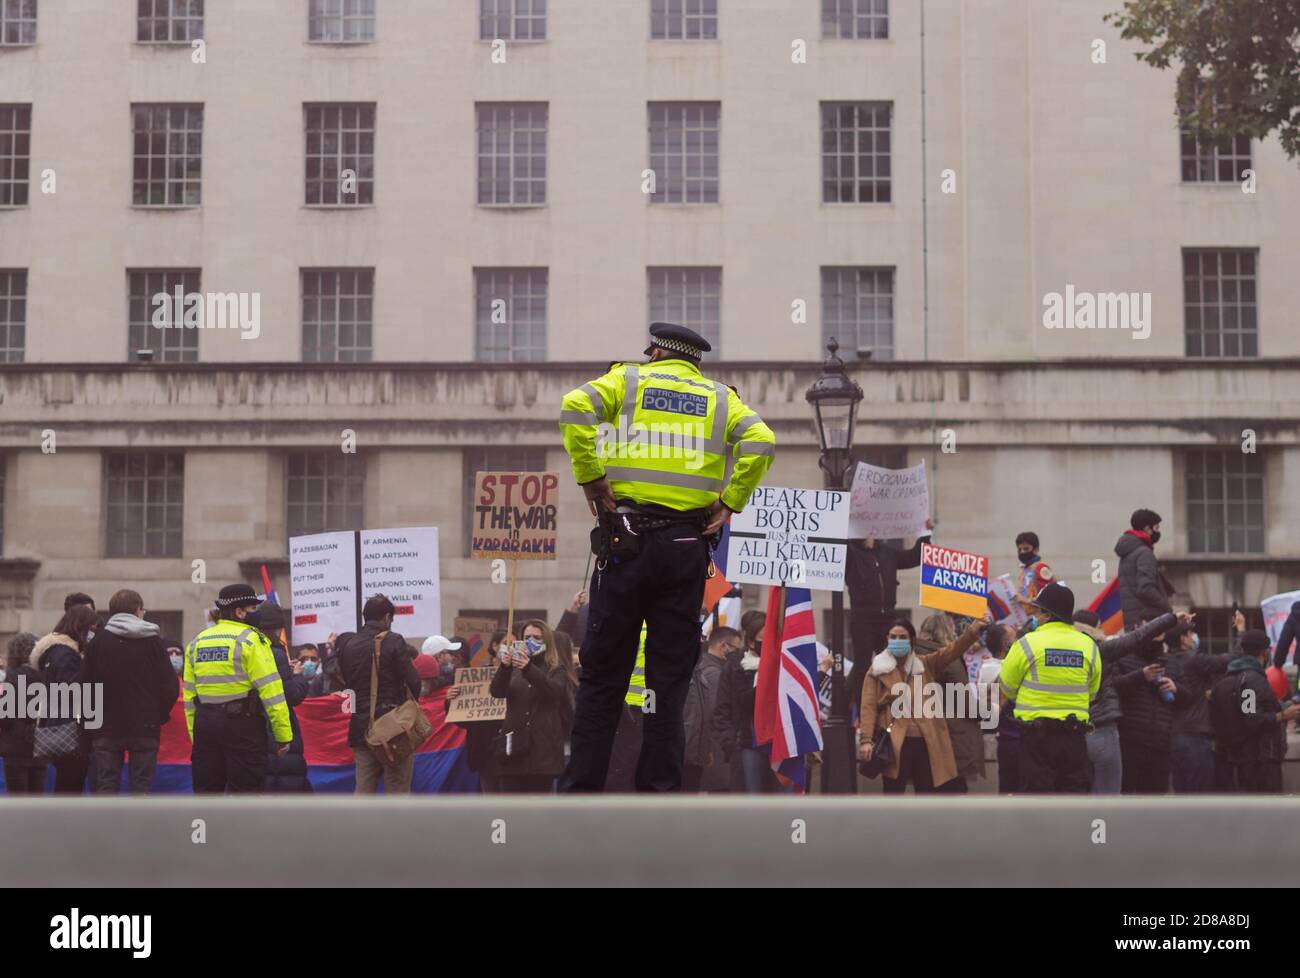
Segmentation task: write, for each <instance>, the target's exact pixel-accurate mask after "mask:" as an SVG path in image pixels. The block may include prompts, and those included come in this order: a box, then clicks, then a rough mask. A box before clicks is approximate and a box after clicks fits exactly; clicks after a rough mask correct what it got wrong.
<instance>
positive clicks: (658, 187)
mask: <svg viewBox="0 0 1300 978" xmlns="http://www.w3.org/2000/svg"><path fill="white" fill-rule="evenodd" d="M649 115H650V169H651V170H653V171H654V174H655V192H654V194H653V195H652V196H651V197H650V202H651V203H653V204H716V203H717V202H718V182H719V179H718V168H719V163H718V143H719V132H720V124H721V123H720V119H721V115H722V106H721V104H720V103H718V102H651V103H650V109H649Z"/></svg>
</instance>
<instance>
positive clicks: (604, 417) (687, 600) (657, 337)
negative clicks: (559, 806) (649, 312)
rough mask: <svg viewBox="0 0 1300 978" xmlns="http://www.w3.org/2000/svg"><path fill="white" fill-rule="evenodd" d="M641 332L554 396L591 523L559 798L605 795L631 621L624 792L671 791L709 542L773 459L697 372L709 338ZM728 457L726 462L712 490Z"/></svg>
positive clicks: (753, 428) (765, 436)
mask: <svg viewBox="0 0 1300 978" xmlns="http://www.w3.org/2000/svg"><path fill="white" fill-rule="evenodd" d="M650 336H651V340H650V345H649V347H647V348H646V350H645V353H646V355H647V356H648V357H649V361H648V362H646V363H641V364H637V363H616V364H613V365H612V366H611V368H610V370H609V371H608V372H607V373H606V374H604V375H603V376H601V377H598V378H596V379H595V380H593V381H591V382H590V383H587V384H583V385H582V386H581V387H578V388H577V389H575V390H572V391H570V392H569V393H568V394H566V395H565V397H564V401H563V403H562V405H561V409H560V430H561V432H562V433H563V436H564V447H565V450H566V451H567V452H568V453H569V458H570V461H571V462H572V464H573V474H574V477H575V479H576V480H577V482H578V484H579V485H581V486H582V489H583V492H584V493H586V496H587V502H588V505H589V506H590V507H591V512H592V514H593V515H594V516H596V517H597V519H598V520H599V524H598V526H597V528H596V530H594V531H593V533H592V550H593V553H595V555H596V569H595V571H594V573H593V577H592V589H591V611H590V617H589V621H588V625H587V634H586V638H585V640H584V641H583V643H582V651H581V653H580V661H581V662H582V681H581V684H580V686H579V688H578V696H577V703H576V706H575V709H574V719H573V734H572V737H571V754H570V758H569V764H568V767H567V769H566V770H565V772H564V773H563V775H561V777H560V781H559V785H558V787H559V790H560V791H601V790H603V789H604V786H605V777H606V774H607V771H608V768H609V758H610V750H611V746H612V744H613V740H614V732H615V730H616V729H617V727H618V721H619V714H620V711H621V709H622V706H623V701H624V697H625V696H626V695H627V692H628V686H629V680H630V677H631V676H632V671H633V666H634V664H635V663H636V659H637V647H638V644H639V638H640V632H641V623H642V622H643V621H644V622H645V624H646V639H645V688H646V693H645V695H646V697H647V705H646V707H645V708H644V724H643V736H642V744H641V754H640V758H639V760H638V763H637V770H636V776H635V785H636V788H637V790H638V791H677V790H680V788H681V780H682V765H683V761H684V752H685V742H686V738H685V731H684V729H683V725H682V713H683V709H684V707H685V700H686V691H687V688H688V686H689V683H690V679H691V673H692V672H693V671H694V668H695V661H696V659H697V658H698V657H699V651H700V605H701V603H702V602H703V597H704V582H705V579H706V577H707V576H708V574H709V573H710V567H711V553H712V546H713V545H714V544H715V543H716V539H717V536H716V535H717V534H718V533H720V531H721V529H722V526H723V524H724V523H726V522H727V520H728V519H729V518H730V517H731V514H732V513H738V512H740V511H741V510H742V509H743V508H744V506H745V503H746V502H747V501H748V499H749V497H750V495H751V494H752V493H753V491H754V490H755V489H756V488H757V487H758V484H759V483H760V482H761V481H762V479H763V476H764V475H765V474H766V473H767V470H768V469H769V468H770V467H771V465H772V460H773V458H774V457H775V450H776V436H775V435H773V434H772V430H771V429H770V428H768V426H767V425H766V424H764V423H763V420H762V419H761V418H760V417H759V416H758V415H757V414H756V413H754V411H753V410H751V409H750V408H749V407H747V406H746V405H745V403H744V402H743V401H742V400H741V399H740V396H739V395H738V394H737V393H736V392H735V391H734V390H733V389H731V388H730V387H728V386H727V385H725V384H723V383H721V382H720V381H716V380H711V379H709V378H708V377H705V376H704V375H703V374H702V373H701V372H700V357H701V356H702V355H703V354H704V353H707V352H708V351H709V349H710V346H709V343H708V341H707V340H705V339H704V338H703V337H702V336H700V335H699V334H698V333H696V332H695V331H694V330H692V329H688V328H687V327H685V326H679V325H675V324H672V323H654V324H653V325H651V327H650ZM728 454H730V455H731V456H732V457H733V459H734V465H733V469H732V474H731V479H730V481H728V482H724V478H725V475H726V465H727V456H728ZM651 697H653V708H650V706H649V701H650V698H651Z"/></svg>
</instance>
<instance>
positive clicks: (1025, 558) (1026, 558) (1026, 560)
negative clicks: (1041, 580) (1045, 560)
mask: <svg viewBox="0 0 1300 978" xmlns="http://www.w3.org/2000/svg"><path fill="white" fill-rule="evenodd" d="M1036 560H1038V554H1021V555H1020V562H1021V563H1022V564H1024V565H1025V566H1026V567H1028V566H1029V565H1030V564H1032V563H1034V562H1035V561H1036Z"/></svg>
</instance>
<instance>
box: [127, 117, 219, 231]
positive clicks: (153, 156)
mask: <svg viewBox="0 0 1300 978" xmlns="http://www.w3.org/2000/svg"><path fill="white" fill-rule="evenodd" d="M158 111H165V112H166V113H167V117H166V118H167V122H166V126H165V128H163V129H162V130H161V131H158V130H157V129H155V128H153V126H152V125H150V126H148V127H146V128H144V129H141V128H139V122H140V113H142V112H148V113H150V115H152V114H153V113H154V112H158ZM177 111H180V112H184V113H186V116H185V118H184V125H183V126H181V127H180V128H175V127H174V116H173V113H174V112H177ZM191 111H197V113H198V128H197V129H195V128H193V127H192V126H191V123H192V122H193V118H192V117H190V116H189V115H188V113H190V112H191ZM203 126H204V104H203V103H202V102H132V103H131V207H132V208H139V209H141V210H188V209H191V208H195V207H202V206H203ZM195 134H197V139H198V151H197V153H191V152H190V149H189V145H188V144H189V140H190V137H191V136H194V135H195ZM178 136H180V137H183V138H184V141H185V143H186V148H185V150H184V152H183V153H173V151H172V148H171V147H172V141H173V139H174V138H176V137H178ZM142 137H143V138H144V139H145V140H146V141H147V142H149V143H152V141H153V139H155V138H157V137H161V138H162V140H163V142H164V148H163V152H162V153H161V154H158V153H154V152H153V146H152V145H150V146H149V150H150V151H149V152H147V153H145V154H144V155H143V156H142V155H141V154H140V152H139V141H140V139H141V138H142ZM141 160H146V161H150V162H149V164H148V165H147V167H146V169H147V175H146V176H145V177H144V179H143V180H142V179H140V178H139V177H137V176H136V173H137V170H138V169H139V166H140V162H141ZM154 160H161V161H162V170H163V174H162V176H160V177H157V176H155V175H154V166H153V164H152V161H154ZM176 161H181V163H182V170H183V173H184V174H185V175H183V176H181V177H180V178H176V177H173V176H172V175H171V171H172V169H173V165H174V163H175V162H176ZM196 165H197V168H198V175H197V176H194V177H191V176H190V175H189V173H190V169H191V168H192V167H194V166H196ZM159 184H161V185H162V189H163V200H162V201H161V202H155V201H152V200H144V201H141V200H140V199H138V198H139V191H140V189H141V187H142V186H143V188H144V190H145V196H146V197H151V196H152V195H153V190H154V189H155V188H156V187H157V186H158V185H159ZM177 184H179V185H180V188H181V191H180V195H181V198H182V199H180V200H172V199H171V190H172V187H173V186H174V185H177ZM191 184H192V185H193V186H194V192H195V195H196V197H195V199H193V200H189V199H186V198H187V197H188V194H189V190H190V186H191Z"/></svg>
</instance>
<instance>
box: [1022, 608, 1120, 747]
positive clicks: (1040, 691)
mask: <svg viewBox="0 0 1300 978" xmlns="http://www.w3.org/2000/svg"><path fill="white" fill-rule="evenodd" d="M1000 680H1001V683H1002V689H1003V692H1005V693H1006V696H1007V699H1012V700H1015V702H1016V706H1015V717H1016V719H1017V720H1038V719H1051V720H1064V719H1066V718H1067V717H1069V716H1071V715H1073V716H1075V717H1077V718H1078V719H1079V720H1081V721H1082V722H1084V723H1087V722H1088V716H1089V707H1090V705H1091V703H1092V698H1093V697H1094V696H1096V695H1097V689H1098V687H1099V686H1100V685H1101V655H1100V654H1099V653H1098V651H1097V643H1096V642H1094V641H1093V640H1092V638H1091V637H1090V636H1088V635H1085V634H1083V632H1081V631H1079V630H1078V629H1076V628H1074V627H1073V626H1071V625H1067V624H1066V623H1065V622H1063V621H1049V622H1046V623H1044V624H1042V625H1040V626H1039V627H1038V628H1036V629H1034V631H1032V632H1030V633H1029V634H1028V635H1026V636H1025V637H1024V638H1022V639H1021V640H1020V641H1019V642H1016V644H1015V645H1013V646H1011V650H1010V651H1009V652H1008V653H1007V657H1006V659H1004V660H1003V663H1002V671H1001V674H1000Z"/></svg>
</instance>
